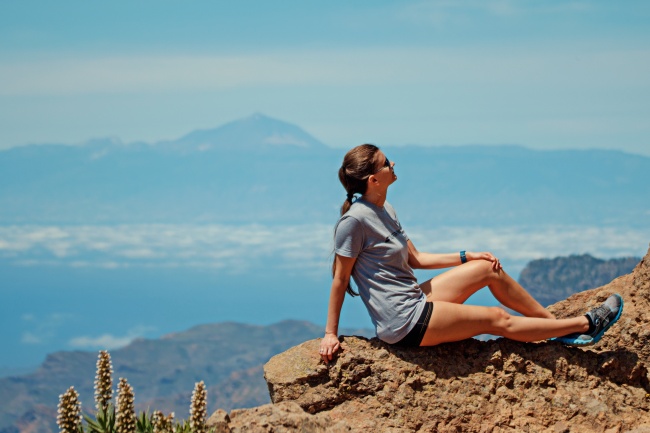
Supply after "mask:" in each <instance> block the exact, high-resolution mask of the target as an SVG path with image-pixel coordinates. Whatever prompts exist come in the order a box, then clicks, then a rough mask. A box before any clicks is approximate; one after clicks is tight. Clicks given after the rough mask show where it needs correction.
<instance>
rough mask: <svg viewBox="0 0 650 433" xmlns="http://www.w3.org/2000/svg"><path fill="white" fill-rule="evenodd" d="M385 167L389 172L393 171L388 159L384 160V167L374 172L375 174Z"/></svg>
mask: <svg viewBox="0 0 650 433" xmlns="http://www.w3.org/2000/svg"><path fill="white" fill-rule="evenodd" d="M386 167H388V168H389V169H391V170H392V169H393V167H391V166H390V161H389V160H388V158H386V161H384V165H382V166H381V168H380V169H379V170H377V171H375V173H379V172H380V171H382V170H383V169H384V168H386Z"/></svg>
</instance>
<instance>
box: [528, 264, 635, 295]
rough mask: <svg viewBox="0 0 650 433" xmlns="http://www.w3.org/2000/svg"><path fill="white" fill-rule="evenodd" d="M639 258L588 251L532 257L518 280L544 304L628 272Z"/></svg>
mask: <svg viewBox="0 0 650 433" xmlns="http://www.w3.org/2000/svg"><path fill="white" fill-rule="evenodd" d="M640 260H641V259H640V258H639V257H625V258H616V259H609V260H603V259H597V258H595V257H592V256H590V255H589V254H583V255H580V256H577V255H574V256H569V257H556V258H554V259H539V260H533V261H531V262H530V263H528V264H527V265H526V267H525V268H524V270H523V271H521V274H520V276H519V282H520V283H521V285H522V286H524V287H525V288H526V289H527V290H528V291H529V292H531V294H532V295H533V296H534V297H535V299H537V300H538V301H539V302H540V303H541V304H542V305H543V306H545V307H546V306H548V305H551V304H554V303H556V302H559V301H561V300H563V299H566V298H568V297H569V296H570V295H573V294H574V293H578V292H583V291H585V290H589V289H594V288H596V287H600V286H602V285H605V284H607V283H609V282H610V281H612V280H613V279H615V278H617V277H620V276H621V275H626V274H629V273H630V272H632V270H633V269H634V267H635V266H636V265H637V264H638V263H639V261H640Z"/></svg>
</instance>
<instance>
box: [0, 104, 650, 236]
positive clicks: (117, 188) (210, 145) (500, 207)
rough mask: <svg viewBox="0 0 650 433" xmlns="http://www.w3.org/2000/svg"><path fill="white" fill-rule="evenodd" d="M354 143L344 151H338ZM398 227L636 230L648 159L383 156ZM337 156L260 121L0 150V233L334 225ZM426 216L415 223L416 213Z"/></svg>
mask: <svg viewBox="0 0 650 433" xmlns="http://www.w3.org/2000/svg"><path fill="white" fill-rule="evenodd" d="M356 144H360V143H350V147H352V146H353V145H356ZM384 150H385V152H386V154H387V155H388V157H389V158H390V159H392V160H394V161H396V163H397V165H396V173H397V175H398V176H399V181H398V182H397V183H396V184H395V185H393V187H392V191H391V194H390V196H389V200H390V201H391V202H392V203H393V204H394V205H396V207H397V209H398V210H399V213H400V217H401V219H402V220H403V222H407V221H408V220H417V221H427V224H448V225H475V224H480V225H481V226H499V225H506V224H507V225H509V224H517V225H526V224H565V225H566V224H594V225H617V224H621V225H626V226H639V225H641V226H646V225H647V221H648V216H649V215H650V213H649V212H650V189H649V188H648V185H650V158H648V157H645V156H640V155H631V154H626V153H623V152H618V151H606V150H565V151H559V150H557V151H535V150H530V149H526V148H524V147H517V146H461V147H439V146H438V147H424V146H403V147H385V148H384ZM344 153H345V150H343V149H332V148H329V147H327V146H326V145H324V144H323V143H321V142H320V141H319V140H317V139H316V138H314V137H312V136H311V135H309V134H308V133H307V132H305V131H303V130H302V129H301V128H299V127H298V126H295V125H292V124H289V123H285V122H282V121H279V120H276V119H272V118H270V117H266V116H264V115H261V114H255V115H253V116H250V117H248V118H245V119H241V120H238V121H235V122H231V123H228V124H226V125H223V126H221V127H218V128H215V129H210V130H201V131H194V132H191V133H189V134H187V135H185V136H183V137H181V138H179V139H177V140H170V141H162V142H159V143H154V144H148V143H141V142H140V143H129V144H125V143H122V142H121V141H120V140H119V139H116V138H107V139H100V140H92V141H89V142H87V143H85V144H84V145H80V146H70V145H61V144H59V145H54V144H50V145H47V144H44V145H30V146H21V147H15V148H11V149H8V150H5V151H1V152H0V224H79V223H83V224H113V223H140V222H147V223H151V222H166V223H208V222H209V223H234V224H235V223H236V224H239V223H265V224H293V223H300V222H305V221H309V222H325V223H333V222H334V221H335V220H336V218H337V216H338V212H337V209H338V207H339V206H340V204H341V203H342V201H343V200H344V198H345V194H344V191H343V189H342V187H341V186H340V184H339V182H338V179H337V170H338V167H339V166H340V163H341V160H342V158H343V155H344ZM423 215H426V217H423Z"/></svg>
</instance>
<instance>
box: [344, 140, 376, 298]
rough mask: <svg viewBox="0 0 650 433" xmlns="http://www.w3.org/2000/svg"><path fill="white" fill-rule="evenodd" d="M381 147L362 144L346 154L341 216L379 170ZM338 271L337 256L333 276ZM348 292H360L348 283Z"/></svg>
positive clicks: (361, 193)
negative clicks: (343, 199)
mask: <svg viewBox="0 0 650 433" xmlns="http://www.w3.org/2000/svg"><path fill="white" fill-rule="evenodd" d="M378 151H379V148H378V147H377V146H375V145H374V144H362V145H361V146H357V147H355V148H353V149H351V150H350V151H349V152H348V153H346V154H345V157H344V158H343V164H342V165H341V168H339V180H340V181H341V185H343V188H345V192H346V193H347V198H346V200H345V201H344V202H343V205H342V206H341V216H343V215H344V214H345V213H346V212H347V211H348V210H349V209H350V206H352V199H353V198H354V195H355V194H360V195H363V194H365V193H366V189H367V188H368V178H369V177H370V176H371V175H373V174H374V173H376V172H377V167H376V166H377V162H376V161H375V157H376V155H377V152H378ZM335 272H336V257H334V261H333V263H332V277H333V276H334V274H335ZM347 292H348V293H349V294H350V295H352V296H358V295H359V293H357V292H355V291H354V289H352V286H351V285H350V284H349V283H348V288H347Z"/></svg>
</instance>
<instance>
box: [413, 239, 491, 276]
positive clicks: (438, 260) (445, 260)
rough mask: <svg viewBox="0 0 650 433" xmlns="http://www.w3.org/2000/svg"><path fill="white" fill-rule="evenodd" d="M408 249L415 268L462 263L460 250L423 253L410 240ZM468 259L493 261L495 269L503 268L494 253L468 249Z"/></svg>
mask: <svg viewBox="0 0 650 433" xmlns="http://www.w3.org/2000/svg"><path fill="white" fill-rule="evenodd" d="M408 249H409V266H410V267H412V268H413V269H441V268H450V267H452V266H458V265H460V264H461V260H460V252H458V253H448V254H431V253H421V252H420V251H418V250H417V248H415V245H413V242H411V240H410V239H409V240H408ZM465 257H467V261H470V260H488V261H490V262H492V267H493V268H494V270H495V271H497V270H499V269H501V262H499V259H497V258H496V257H494V255H493V254H492V253H488V252H480V253H474V252H471V251H467V252H466V253H465Z"/></svg>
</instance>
